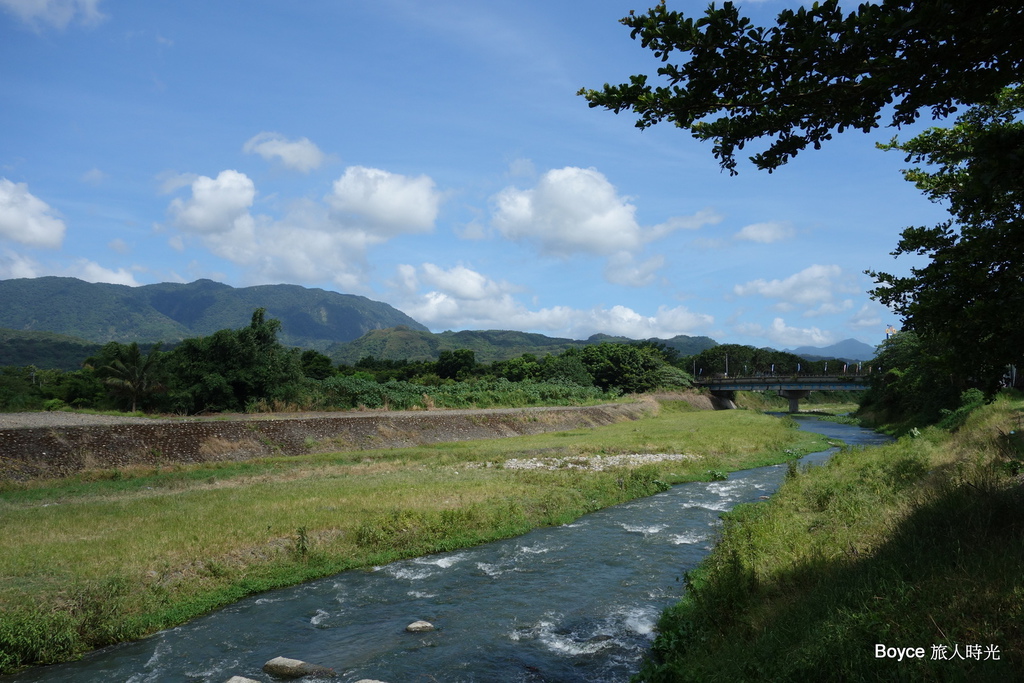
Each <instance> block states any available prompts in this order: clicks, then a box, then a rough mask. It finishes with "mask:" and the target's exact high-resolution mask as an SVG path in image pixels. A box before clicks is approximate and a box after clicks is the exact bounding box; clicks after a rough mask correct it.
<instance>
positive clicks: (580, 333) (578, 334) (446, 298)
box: [392, 263, 714, 339]
mask: <svg viewBox="0 0 1024 683" xmlns="http://www.w3.org/2000/svg"><path fill="white" fill-rule="evenodd" d="M392 284H393V285H394V287H395V289H396V290H397V291H398V294H397V297H398V299H400V301H399V302H397V305H398V306H399V308H401V309H402V310H403V311H405V312H406V313H408V314H409V315H411V316H412V317H413V318H415V319H416V320H419V321H421V322H423V323H424V324H426V325H427V326H428V327H431V328H433V329H465V328H469V329H517V330H536V331H542V332H545V333H548V334H553V335H555V336H562V337H572V338H577V339H582V338H586V337H589V336H590V335H592V334H594V333H596V332H604V333H607V334H614V335H622V336H626V337H631V338H635V339H646V338H649V337H662V338H667V337H673V336H675V335H678V334H686V333H689V332H693V331H695V330H698V329H701V328H706V327H708V326H710V325H711V324H713V322H714V318H713V317H712V316H709V315H704V314H700V313H693V312H691V311H689V310H687V309H686V308H685V307H682V306H679V307H675V308H668V307H665V306H662V307H660V308H658V310H657V312H656V313H655V314H654V315H650V316H647V315H642V314H640V313H637V312H636V311H634V310H633V309H631V308H629V307H627V306H621V305H616V306H611V307H595V308H592V309H589V310H584V309H574V308H570V307H567V306H554V307H550V308H541V309H538V310H530V309H529V308H527V307H526V306H525V305H523V304H522V303H521V302H520V301H518V300H517V299H516V298H515V296H514V294H515V293H516V292H517V291H518V290H519V289H520V288H519V287H516V286H515V285H512V284H510V283H507V282H497V281H495V280H492V279H490V278H488V277H486V276H485V275H483V274H481V273H479V272H476V271H474V270H472V269H470V268H467V267H465V266H461V265H460V266H455V267H453V268H450V269H444V268H441V267H439V266H436V265H434V264H430V263H427V264H423V265H422V266H420V267H418V268H417V267H415V266H412V265H402V266H399V267H398V271H397V278H396V280H395V281H394V282H393V283H392ZM423 289H427V290H428V291H422V290H423Z"/></svg>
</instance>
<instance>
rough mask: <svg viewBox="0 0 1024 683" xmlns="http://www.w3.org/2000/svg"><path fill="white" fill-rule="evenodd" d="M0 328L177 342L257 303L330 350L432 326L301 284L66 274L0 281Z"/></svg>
mask: <svg viewBox="0 0 1024 683" xmlns="http://www.w3.org/2000/svg"><path fill="white" fill-rule="evenodd" d="M0 302H3V303H2V304H0V327H4V328H10V329H13V330H22V331H46V332H56V333H58V334H64V335H70V336H73V337H77V338H79V339H83V340H85V341H88V342H93V343H97V344H104V343H106V342H110V341H117V342H122V343H128V342H133V341H138V342H156V341H163V342H177V341H181V340H182V339H187V338H189V337H201V336H205V335H208V334H212V333H214V332H216V331H217V330H221V329H225V328H239V327H244V326H246V325H248V324H249V322H250V320H251V319H252V313H253V311H254V310H256V309H257V308H265V309H266V310H267V317H268V318H276V319H278V320H280V321H281V335H280V340H281V342H282V343H283V344H286V345H288V346H300V347H302V348H309V349H317V350H320V351H323V350H326V349H327V348H328V347H329V346H331V345H332V344H337V343H338V342H346V341H351V340H353V339H357V338H359V337H360V336H362V335H363V334H365V333H366V332H368V331H370V330H375V329H380V328H385V327H395V326H396V325H405V326H406V327H409V328H410V329H415V330H421V331H424V332H426V331H427V328H426V327H424V326H423V325H421V324H420V323H418V322H416V321H415V320H413V319H412V318H410V317H409V316H407V315H406V314H405V313H402V312H401V311H399V310H398V309H396V308H394V307H392V306H389V305H388V304H385V303H381V302H379V301H372V300H371V299H367V298H366V297H363V296H355V295H352V294H338V293H337V292H329V291H326V290H323V289H307V288H305V287H300V286H298V285H260V286H256V287H241V288H235V287H231V286H229V285H225V284H221V283H219V282H213V281H212V280H196V281H195V282H190V283H188V284H179V283H171V282H164V283H161V284H155V285H143V286H141V287H128V286H126V285H112V284H106V283H91V282H83V281H82V280H77V279H75V278H69V277H40V278H32V279H14V280H0Z"/></svg>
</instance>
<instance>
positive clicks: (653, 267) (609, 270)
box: [604, 251, 665, 287]
mask: <svg viewBox="0 0 1024 683" xmlns="http://www.w3.org/2000/svg"><path fill="white" fill-rule="evenodd" d="M663 265H665V257H664V256H661V255H660V254H659V255H658V256H652V257H651V258H649V259H647V260H646V261H644V262H642V263H637V262H636V259H634V258H633V255H632V254H630V253H629V252H628V251H620V252H619V253H618V254H613V255H612V256H610V257H609V258H608V262H607V263H606V264H605V269H604V276H605V279H606V280H608V282H611V283H613V284H616V285H626V286H628V287H645V286H647V285H649V284H651V282H653V281H654V278H655V275H656V274H657V271H658V269H659V268H661V267H662V266H663Z"/></svg>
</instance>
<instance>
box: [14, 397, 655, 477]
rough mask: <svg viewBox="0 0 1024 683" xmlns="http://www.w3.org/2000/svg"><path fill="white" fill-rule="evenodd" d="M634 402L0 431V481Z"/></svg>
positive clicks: (637, 410)
mask: <svg viewBox="0 0 1024 683" xmlns="http://www.w3.org/2000/svg"><path fill="white" fill-rule="evenodd" d="M648 409H649V407H648V406H647V405H645V404H643V403H633V404H613V405H602V406H587V407H573V408H525V409H521V410H507V409H506V410H480V411H429V412H415V411H412V412H401V413H399V412H393V413H357V414H353V413H339V414H338V416H336V417H334V416H323V415H318V416H316V417H308V418H305V417H280V418H262V417H261V418H258V419H239V420H203V421H181V422H167V421H161V422H154V423H153V424H140V423H133V424H114V425H94V426H53V427H31V428H15V429H0V478H3V477H6V478H15V479H27V478H32V477H65V476H68V475H72V474H75V473H77V472H81V471H83V470H90V469H115V468H122V467H128V466H131V465H167V464H175V463H199V462H210V461H224V460H246V459H250V458H259V457H265V456H273V455H301V454H306V453H326V452H333V451H344V450H362V449H370V448H400V447H404V446H415V445H419V444H429V443H440V442H448V441H464V440H468V439H486V438H497V437H505V436H519V435H524V434H539V433H542V432H551V431H563V430H568V429H578V428H582V427H593V426H597V425H604V424H611V423H612V422H617V421H620V420H623V419H637V418H639V417H641V416H642V415H643V414H645V413H646V412H647V411H648Z"/></svg>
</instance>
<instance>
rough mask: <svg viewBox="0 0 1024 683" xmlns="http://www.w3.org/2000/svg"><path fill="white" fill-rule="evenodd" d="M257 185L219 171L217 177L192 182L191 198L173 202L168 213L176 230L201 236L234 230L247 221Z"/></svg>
mask: <svg viewBox="0 0 1024 683" xmlns="http://www.w3.org/2000/svg"><path fill="white" fill-rule="evenodd" d="M255 198H256V186H255V185H254V184H253V182H252V180H250V179H249V177H248V176H247V175H245V174H244V173H239V172H238V171H232V170H227V171H221V172H220V174H218V175H217V177H216V178H210V177H207V176H199V177H198V178H196V179H195V180H194V181H192V197H191V198H190V199H188V200H186V201H182V200H181V199H175V200H173V201H172V202H171V207H170V212H171V214H172V215H173V217H174V222H175V224H177V225H178V227H180V228H182V229H184V230H186V231H189V232H197V233H204V234H212V233H223V232H228V231H230V230H233V229H235V228H236V227H237V224H238V223H239V222H240V221H248V220H249V219H250V218H251V217H250V216H249V207H251V206H252V203H253V200H254V199H255Z"/></svg>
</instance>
